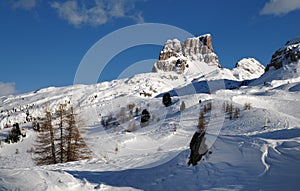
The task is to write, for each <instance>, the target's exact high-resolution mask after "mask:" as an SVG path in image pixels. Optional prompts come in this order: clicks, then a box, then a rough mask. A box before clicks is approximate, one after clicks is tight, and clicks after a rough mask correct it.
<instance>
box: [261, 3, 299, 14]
mask: <svg viewBox="0 0 300 191" xmlns="http://www.w3.org/2000/svg"><path fill="white" fill-rule="evenodd" d="M297 9H300V1H299V0H270V1H269V2H267V3H266V4H265V6H264V8H263V9H262V10H261V11H260V14H261V15H276V16H278V15H284V14H287V13H289V12H291V11H295V10H297Z"/></svg>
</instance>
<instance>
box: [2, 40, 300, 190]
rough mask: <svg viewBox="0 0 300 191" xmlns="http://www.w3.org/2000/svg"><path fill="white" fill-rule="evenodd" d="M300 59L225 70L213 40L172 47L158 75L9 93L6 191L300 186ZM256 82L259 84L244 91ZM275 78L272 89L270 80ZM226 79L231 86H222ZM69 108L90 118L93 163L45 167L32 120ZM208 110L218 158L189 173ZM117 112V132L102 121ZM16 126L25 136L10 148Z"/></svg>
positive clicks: (212, 152)
mask: <svg viewBox="0 0 300 191" xmlns="http://www.w3.org/2000/svg"><path fill="white" fill-rule="evenodd" d="M297 43H298V42H297V40H292V41H290V42H289V43H288V44H287V45H286V46H287V47H289V46H292V47H294V46H295V44H297ZM286 46H285V47H286ZM283 57H286V56H284V55H283ZM178 59H179V60H180V61H178ZM177 61H178V62H177ZM283 63H285V62H283ZM298 63H299V61H295V62H291V63H286V64H284V65H283V67H282V68H278V69H277V70H275V69H272V67H269V70H268V71H267V72H266V73H265V74H264V75H263V76H262V77H259V76H260V74H261V73H262V70H263V69H264V68H263V66H261V65H260V64H259V62H258V61H256V60H255V59H253V58H248V59H242V60H241V61H239V62H238V63H237V65H236V67H235V68H234V69H233V70H229V69H226V68H222V67H221V65H220V63H219V61H218V58H217V56H216V54H215V53H214V51H213V48H212V41H211V36H210V35H204V36H200V37H197V38H191V39H188V40H187V41H186V42H184V43H180V42H179V41H177V40H171V41H167V43H166V45H165V47H164V50H163V51H162V52H161V54H160V58H159V60H158V62H156V63H155V65H154V70H155V72H152V73H146V74H138V75H135V76H132V77H131V78H126V79H119V80H113V81H111V82H103V83H99V84H94V85H74V86H69V87H60V88H56V87H49V88H46V89H41V90H37V91H34V92H29V93H26V94H21V95H15V96H5V97H1V98H0V128H1V130H0V140H1V145H0V169H1V170H0V177H1V178H0V190H18V189H19V190H183V189H185V190H297V189H298V180H299V172H300V163H299V160H300V158H299V156H300V126H299V124H300V115H299V114H300V108H299V107H298V106H299V102H300V99H299V98H300V78H299V74H300V71H299V70H298V68H299V67H298V66H299V64H298ZM187 65H188V67H187ZM183 66H184V67H183ZM203 68H204V69H205V70H204V69H203ZM196 69H197V70H196ZM207 69H208V70H207ZM295 69H296V70H295ZM274 76H275V77H276V76H278V77H276V78H275V77H274ZM258 77H259V78H258ZM287 77H288V79H286V78H287ZM254 78H258V79H257V80H255V81H254V82H253V83H252V84H251V86H241V87H240V85H241V84H242V82H243V81H244V80H249V79H254ZM266 79H268V80H269V82H270V83H268V84H264V83H262V82H264V80H266ZM221 82H223V84H225V86H223V88H218V87H217V88H216V87H215V86H216V85H218V84H219V83H221ZM254 83H257V85H253V84H254ZM244 85H245V84H244ZM231 87H232V88H231ZM237 87H240V88H237ZM224 88H225V89H224ZM208 89H210V90H212V89H213V90H214V91H208ZM165 92H171V93H172V92H176V93H174V94H173V93H172V94H171V95H172V102H173V103H172V105H170V106H169V107H165V106H164V105H163V104H162V94H164V93H165ZM182 102H184V103H185V107H184V109H182ZM60 103H64V104H67V105H69V106H73V107H74V108H75V112H76V114H77V115H78V116H80V117H81V118H82V119H83V121H84V125H82V126H81V129H82V130H84V131H85V133H83V134H82V136H83V138H84V139H85V140H86V143H87V145H88V147H89V148H90V149H91V151H92V152H93V158H92V159H89V160H82V161H76V162H69V163H63V164H55V165H47V166H36V165H35V164H34V162H33V160H32V157H33V153H32V152H30V150H31V148H33V147H34V145H35V141H34V140H35V138H36V136H37V134H38V133H37V132H35V131H33V130H32V122H31V121H28V120H27V119H26V118H27V117H28V115H30V117H31V118H38V117H43V115H44V110H45V108H48V109H49V110H50V111H52V112H54V111H55V110H56V109H57V107H58V105H59V104H60ZM227 103H228V104H229V106H230V104H232V107H233V110H234V111H239V113H238V114H235V115H234V117H233V116H231V117H230V114H229V112H226V111H225V110H226V107H227V106H226V104H227ZM209 104H211V105H212V110H211V111H210V112H208V113H207V114H205V119H206V123H205V124H206V128H207V129H206V131H207V133H206V137H205V141H204V144H205V145H206V146H207V148H208V151H209V152H208V153H207V154H206V155H205V156H204V157H203V160H201V161H199V163H198V165H197V166H194V167H189V166H187V162H188V160H189V154H190V150H189V143H190V141H191V139H192V137H193V134H194V132H195V131H196V127H197V125H198V119H199V112H200V111H202V110H203V109H204V107H207V106H208V105H209ZM247 105H248V106H249V105H250V108H249V107H248V108H246V107H245V106H247ZM229 106H228V107H229ZM224 107H225V109H224ZM129 108H131V109H129ZM132 109H134V110H135V109H137V110H138V115H135V116H133V115H132V113H131V111H130V110H132ZM143 109H147V110H148V111H149V112H150V115H151V118H150V121H149V125H148V126H146V127H144V126H141V125H140V121H141V111H142V110H143ZM122 111H125V114H124V115H125V118H123V119H122V120H121V119H120V118H119V117H120V115H121V112H122ZM231 115H232V114H231ZM109 116H110V117H112V118H114V119H115V120H116V121H117V122H118V125H117V126H116V125H115V126H113V125H112V126H109V127H106V126H104V125H103V124H102V123H101V121H102V120H103V119H106V118H108V117H109ZM125 119H126V120H125ZM14 123H19V124H20V126H21V128H22V129H23V130H22V131H23V132H26V137H24V138H23V140H22V141H21V142H18V143H14V144H8V143H5V142H4V139H5V137H6V136H7V135H8V133H9V131H10V130H11V129H12V127H11V126H12V125H13V124H14ZM133 124H135V128H136V130H135V131H132V130H131V128H132V126H133ZM4 127H6V128H4Z"/></svg>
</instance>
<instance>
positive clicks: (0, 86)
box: [0, 82, 17, 96]
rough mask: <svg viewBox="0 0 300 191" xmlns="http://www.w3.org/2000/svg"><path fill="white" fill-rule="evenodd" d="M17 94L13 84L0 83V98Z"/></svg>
mask: <svg viewBox="0 0 300 191" xmlns="http://www.w3.org/2000/svg"><path fill="white" fill-rule="evenodd" d="M14 93H17V90H16V88H15V83H3V82H0V96H6V95H11V94H14Z"/></svg>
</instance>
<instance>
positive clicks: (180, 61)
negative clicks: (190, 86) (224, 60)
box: [153, 34, 221, 73]
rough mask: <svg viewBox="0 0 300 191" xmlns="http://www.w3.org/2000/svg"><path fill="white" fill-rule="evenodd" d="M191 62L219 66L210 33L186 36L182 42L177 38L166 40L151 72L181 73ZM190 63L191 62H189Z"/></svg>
mask: <svg viewBox="0 0 300 191" xmlns="http://www.w3.org/2000/svg"><path fill="white" fill-rule="evenodd" d="M189 62H192V64H201V63H199V62H202V63H206V64H208V65H215V66H217V67H220V68H221V65H220V63H219V60H218V56H217V55H216V54H215V53H214V50H213V46H212V38H211V35H210V34H205V35H202V36H199V37H193V38H188V39H187V40H186V41H184V42H183V43H182V42H180V41H179V40H177V39H173V40H168V41H167V42H166V43H165V45H164V48H163V50H162V51H161V52H160V55H159V60H158V61H157V62H156V63H155V64H154V67H153V72H158V71H164V72H168V71H177V72H179V73H183V72H185V71H186V70H187V68H189ZM190 64H191V63H190Z"/></svg>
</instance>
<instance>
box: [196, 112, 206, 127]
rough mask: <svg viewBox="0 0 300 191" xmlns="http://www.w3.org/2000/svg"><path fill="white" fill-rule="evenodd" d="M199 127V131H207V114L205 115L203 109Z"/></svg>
mask: <svg viewBox="0 0 300 191" xmlns="http://www.w3.org/2000/svg"><path fill="white" fill-rule="evenodd" d="M197 128H198V130H199V132H205V128H206V127H205V116H204V112H203V111H202V112H201V113H200V116H199V120H198V127H197Z"/></svg>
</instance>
